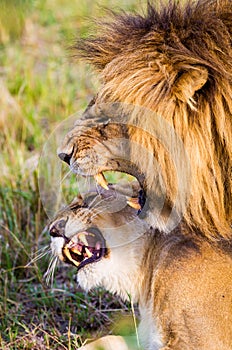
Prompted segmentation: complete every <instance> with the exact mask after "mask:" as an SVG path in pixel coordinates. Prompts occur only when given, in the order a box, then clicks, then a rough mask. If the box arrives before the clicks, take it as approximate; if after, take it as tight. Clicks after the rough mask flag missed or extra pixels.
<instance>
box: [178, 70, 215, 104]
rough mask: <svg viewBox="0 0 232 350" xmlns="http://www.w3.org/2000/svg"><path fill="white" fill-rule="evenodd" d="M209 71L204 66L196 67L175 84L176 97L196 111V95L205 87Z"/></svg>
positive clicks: (181, 76) (184, 73) (180, 77)
mask: <svg viewBox="0 0 232 350" xmlns="http://www.w3.org/2000/svg"><path fill="white" fill-rule="evenodd" d="M207 79H208V71H207V69H206V68H204V67H202V66H195V67H194V68H192V67H191V68H190V69H189V70H188V71H185V72H183V73H182V74H181V75H180V76H179V77H178V79H177V80H176V82H175V86H174V91H173V92H174V95H175V96H176V98H177V99H179V100H180V101H182V102H186V103H188V104H189V106H190V107H191V108H192V109H196V107H195V101H194V98H193V96H194V94H195V92H196V91H198V90H200V89H201V88H202V86H204V85H205V83H206V82H207Z"/></svg>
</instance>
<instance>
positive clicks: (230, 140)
mask: <svg viewBox="0 0 232 350" xmlns="http://www.w3.org/2000/svg"><path fill="white" fill-rule="evenodd" d="M231 40H232V2H231V1H230V0H199V1H195V2H194V1H187V2H184V1H183V2H182V1H169V2H168V4H167V5H163V4H161V5H160V6H159V7H158V6H157V8H156V7H155V6H154V5H152V4H151V3H148V11H147V14H146V15H139V14H126V13H124V12H123V13H120V14H112V16H111V18H110V19H109V21H108V22H107V21H105V20H104V22H103V23H102V25H101V26H100V30H99V31H98V34H97V35H96V36H93V37H90V38H87V39H85V40H83V41H79V42H78V44H77V45H76V48H77V50H78V54H79V55H80V56H81V57H83V58H84V59H85V60H87V61H89V62H90V63H91V64H92V65H93V66H94V67H95V68H97V69H98V70H99V72H100V77H101V81H102V87H101V89H100V91H99V92H98V94H97V95H96V97H95V99H94V100H93V101H92V103H91V104H90V106H89V108H88V109H87V110H86V112H85V113H84V115H83V118H82V119H81V120H80V121H79V122H78V125H76V126H75V127H74V128H73V130H71V131H70V133H68V135H67V136H66V137H65V140H64V142H63V145H62V146H61V147H60V148H59V156H60V158H61V159H63V160H64V161H66V162H67V163H69V164H70V166H71V169H72V170H73V171H74V172H76V173H78V174H81V175H84V176H90V175H95V177H96V179H97V180H98V181H100V182H101V183H102V185H103V186H104V187H106V188H107V184H106V182H105V180H104V177H103V175H102V172H103V171H106V170H117V171H122V172H126V173H129V174H132V175H134V176H136V177H137V178H138V180H139V182H140V184H141V185H142V187H143V191H144V193H145V194H146V198H147V200H146V205H145V206H144V210H143V214H144V217H145V219H146V221H147V222H148V223H149V224H150V225H152V226H153V227H156V228H158V229H160V230H162V231H165V232H170V231H172V230H173V228H174V227H175V226H176V225H177V224H178V223H179V222H180V221H182V223H183V225H184V226H185V227H186V228H187V227H188V229H189V234H190V235H193V236H194V235H195V234H197V235H198V236H202V237H205V238H207V239H208V240H211V241H215V240H220V239H223V240H227V239H231V216H232V215H231V213H232V210H231V196H232V195H231V193H232V191H231V189H232V179H231V153H232V127H231V123H232V102H231V99H232V49H231ZM117 104H118V105H119V106H120V108H118V106H117ZM109 106H110V107H109ZM118 118H119V119H118ZM120 140H124V141H125V140H127V141H128V143H125V144H123V143H121V141H120ZM129 202H131V201H130V200H129ZM132 204H133V203H132ZM139 204H140V205H141V201H140V203H139ZM142 204H144V203H142ZM141 206H143V205H141Z"/></svg>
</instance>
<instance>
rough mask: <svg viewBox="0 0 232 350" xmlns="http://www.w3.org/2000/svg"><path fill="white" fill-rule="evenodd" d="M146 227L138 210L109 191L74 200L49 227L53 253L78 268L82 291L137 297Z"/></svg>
mask: <svg viewBox="0 0 232 350" xmlns="http://www.w3.org/2000/svg"><path fill="white" fill-rule="evenodd" d="M103 192H104V191H103ZM147 229H148V228H147V225H146V224H145V223H144V222H142V221H141V220H140V219H139V218H138V216H137V210H136V209H133V208H131V207H130V206H128V205H127V199H126V197H125V196H124V195H121V194H119V193H118V192H115V191H114V189H113V188H112V187H111V188H110V189H109V190H108V191H105V192H104V193H102V194H101V195H97V196H96V195H94V196H90V195H88V197H86V198H85V200H82V199H77V200H75V201H74V202H73V203H72V204H71V205H70V206H68V207H67V208H66V209H64V210H63V211H61V212H60V213H59V214H58V215H57V217H56V218H55V219H54V220H53V221H52V222H51V223H50V225H49V232H50V235H51V248H52V251H53V254H54V255H56V256H58V257H59V258H60V260H62V261H64V262H66V263H69V264H72V265H74V266H76V267H77V272H78V273H77V278H78V282H79V283H80V285H81V286H82V287H83V288H84V289H85V290H89V289H91V288H94V287H97V286H103V287H105V288H106V289H108V290H110V291H112V292H117V293H118V294H119V295H121V296H122V297H123V298H128V295H132V296H133V297H134V298H135V299H136V298H137V291H136V290H135V288H134V286H135V285H136V279H137V278H138V276H139V270H140V264H141V259H142V256H143V244H142V242H143V240H144V235H145V232H146V231H147ZM140 278H141V276H140Z"/></svg>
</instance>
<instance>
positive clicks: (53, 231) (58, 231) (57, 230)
mask: <svg viewBox="0 0 232 350" xmlns="http://www.w3.org/2000/svg"><path fill="white" fill-rule="evenodd" d="M66 222H67V220H64V219H62V220H59V221H56V222H55V223H54V224H53V225H52V226H51V228H50V230H49V233H50V235H51V236H52V237H64V238H65V225H66Z"/></svg>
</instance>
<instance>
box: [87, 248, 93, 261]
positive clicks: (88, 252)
mask: <svg viewBox="0 0 232 350" xmlns="http://www.w3.org/2000/svg"><path fill="white" fill-rule="evenodd" d="M85 252H86V254H87V255H88V258H91V257H92V255H93V254H92V253H91V251H90V250H89V249H88V248H86V247H85Z"/></svg>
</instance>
